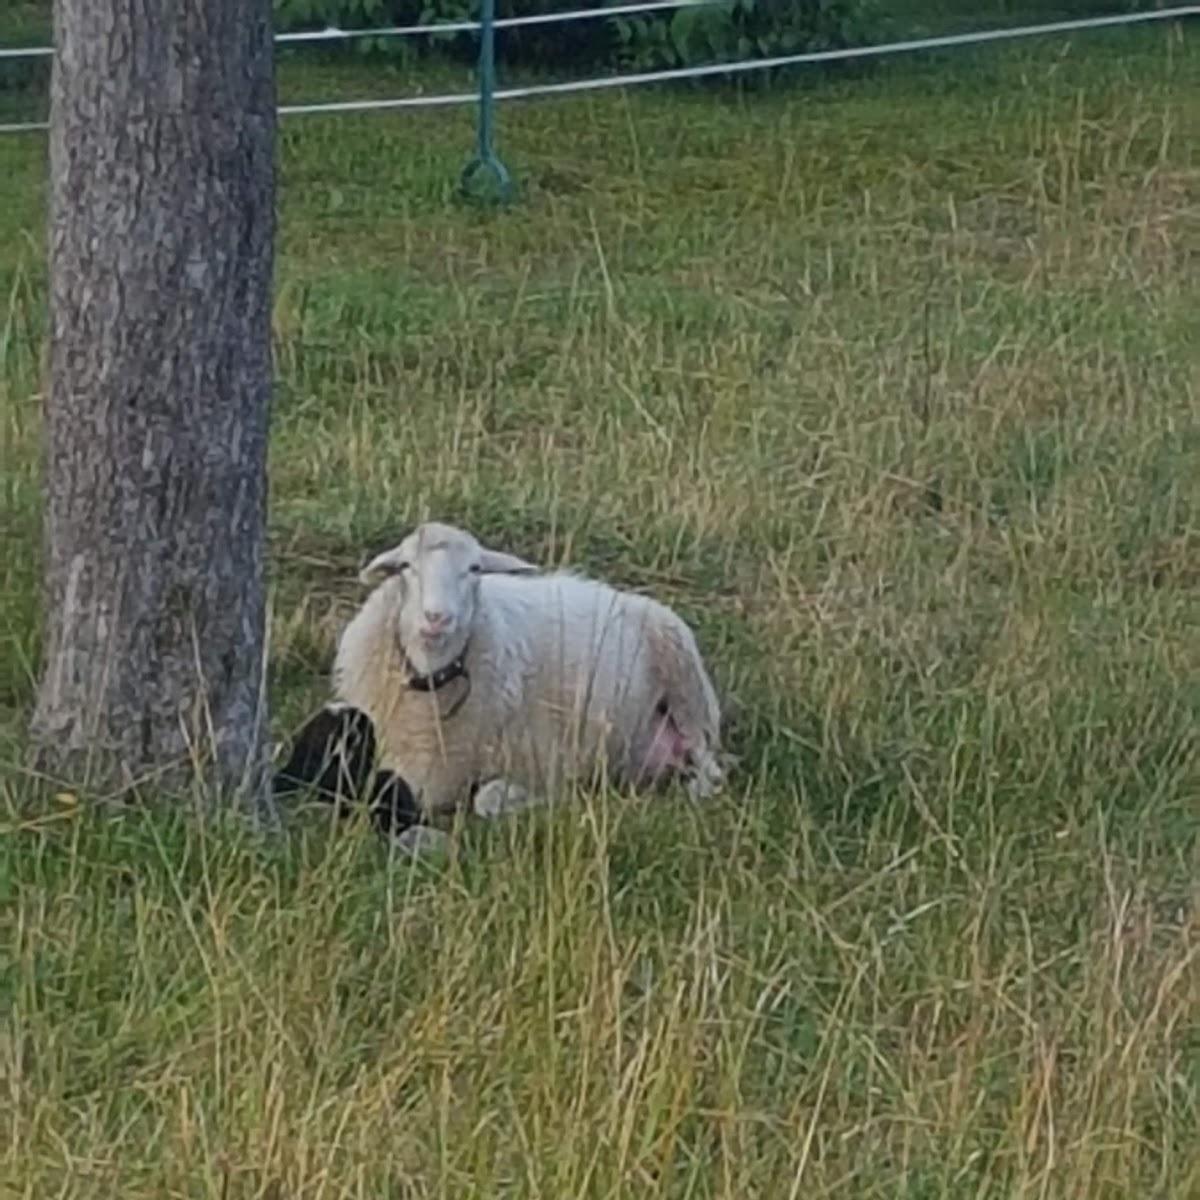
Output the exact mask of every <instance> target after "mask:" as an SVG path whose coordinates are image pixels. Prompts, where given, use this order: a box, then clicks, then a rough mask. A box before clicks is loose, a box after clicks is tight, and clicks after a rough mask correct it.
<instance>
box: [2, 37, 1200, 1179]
mask: <svg viewBox="0 0 1200 1200" xmlns="http://www.w3.org/2000/svg"><path fill="white" fill-rule="evenodd" d="M1198 64H1200V60H1197V58H1196V56H1195V52H1194V49H1193V48H1192V47H1191V45H1190V41H1188V40H1186V39H1184V38H1182V37H1180V36H1179V35H1178V34H1170V35H1169V34H1167V33H1166V32H1165V31H1162V30H1159V31H1155V32H1143V33H1141V34H1139V35H1136V36H1128V37H1122V38H1121V39H1120V40H1108V41H1104V42H1100V41H1087V42H1084V41H1078V42H1073V43H1070V44H1069V45H1068V46H1067V48H1065V49H1064V46H1063V45H1062V44H1061V43H1056V44H1055V45H1053V46H1050V45H1047V46H1026V47H1022V48H1019V49H1017V50H1008V51H1002V52H995V53H989V54H986V55H978V56H975V57H973V58H971V59H970V60H969V64H968V65H964V66H960V67H957V68H955V67H953V66H949V65H947V64H946V63H944V62H941V63H938V64H936V65H928V64H925V65H922V64H913V65H911V66H904V67H898V68H897V69H896V70H888V71H884V72H879V73H874V74H872V75H871V76H870V77H868V78H860V79H857V80H854V81H846V82H842V83H836V82H834V83H829V84H827V85H825V86H823V87H822V88H821V89H808V90H805V91H792V92H788V91H780V92H775V93H771V94H768V95H765V96H758V97H755V98H752V99H751V98H739V97H738V96H737V95H736V94H733V93H728V92H721V91H716V92H704V93H699V94H683V95H681V94H677V93H674V94H673V93H655V94H645V93H641V94H631V95H629V96H617V95H607V96H602V97H594V98H593V97H580V98H578V99H575V100H570V101H563V102H555V103H552V104H545V105H530V106H526V107H513V108H510V109H505V110H504V114H503V120H502V135H503V149H504V152H505V155H506V157H507V158H508V159H509V161H510V163H511V164H512V166H513V167H514V168H515V169H516V171H517V172H518V174H519V177H520V179H521V180H522V182H523V185H524V195H523V199H522V203H521V204H520V205H519V206H518V207H516V208H515V209H513V210H512V211H510V212H508V213H505V214H501V215H496V216H490V217H489V216H485V215H482V214H480V213H478V212H475V211H474V210H472V209H469V208H464V207H462V206H460V205H458V204H457V203H455V202H454V200H453V198H452V196H451V195H450V191H449V189H450V188H451V187H452V185H453V181H454V179H455V176H456V172H457V169H458V167H459V166H460V165H461V161H462V156H463V153H464V151H465V148H466V147H467V146H468V145H469V136H470V129H469V117H468V116H467V115H466V114H460V113H429V114H419V115H412V114H408V115H404V116H398V117H375V118H370V117H362V118H340V119H324V118H322V119H311V120H306V121H299V120H298V121H296V122H293V123H288V124H285V125H284V126H283V129H282V135H281V159H280V161H281V195H282V214H281V215H282V227H281V236H280V247H279V277H278V297H277V305H276V317H275V339H276V358H277V366H278V376H279V379H278V389H277V405H276V411H275V417H274V441H273V447H272V467H271V469H272V487H273V507H272V518H271V520H272V526H271V535H272V545H273V553H272V558H271V572H272V584H273V595H274V599H273V613H272V624H273V629H272V646H273V654H274V658H273V663H272V681H273V702H274V706H275V714H276V720H277V723H278V727H279V729H280V731H281V732H283V731H286V729H287V728H289V726H290V725H291V724H292V723H293V722H294V721H295V720H296V719H298V718H299V716H300V715H301V714H303V713H304V712H305V711H307V710H308V709H309V708H310V707H311V706H312V705H313V704H315V703H317V702H319V701H320V700H321V699H322V698H323V697H324V696H325V694H326V692H327V688H328V682H327V674H326V673H327V670H328V666H329V662H330V659H331V655H332V649H333V645H334V640H335V638H336V635H337V632H338V629H339V628H340V624H341V622H342V621H343V620H344V618H345V616H346V614H347V613H348V612H349V611H350V609H351V607H352V606H353V604H354V603H356V602H357V600H358V598H359V592H358V589H357V587H356V585H355V583H354V575H355V570H356V568H357V566H358V565H359V564H360V563H361V562H362V561H363V559H364V558H365V556H366V555H367V554H369V553H371V552H374V551H376V550H378V549H379V548H381V547H382V546H384V545H386V544H390V543H391V542H393V541H396V540H399V537H400V536H401V534H402V533H403V531H404V530H405V529H406V528H407V527H408V526H409V525H411V524H412V523H413V522H414V521H416V520H418V519H419V518H421V517H423V516H428V515H437V516H440V517H443V518H446V519H449V520H452V521H455V522H458V523H462V524H466V525H468V526H470V527H472V528H474V529H476V530H477V531H478V532H479V533H480V534H481V535H482V536H484V537H486V538H487V539H490V540H493V541H495V542H496V543H498V544H501V545H504V546H506V547H508V548H510V549H512V550H514V551H516V552H518V553H521V554H523V555H526V556H532V557H534V558H537V559H539V560H541V561H545V562H558V561H566V562H570V563H571V564H572V565H575V566H578V567H581V568H583V569H585V570H588V571H592V572H596V573H599V574H603V575H604V576H605V577H607V578H610V579H613V580H616V581H617V582H620V583H623V584H628V585H633V586H641V587H647V588H652V589H653V590H654V591H655V592H656V593H657V594H659V595H662V596H664V597H665V598H667V599H668V600H670V601H671V602H672V603H674V604H676V605H677V606H678V607H679V608H680V610H681V611H682V612H684V613H685V614H686V615H687V616H688V617H689V619H691V620H692V621H693V622H694V623H695V625H696V627H697V629H698V632H699V635H700V639H701V643H702V646H703V648H704V650H705V653H706V657H707V658H708V659H709V660H710V661H711V663H712V664H713V667H714V673H715V675H716V676H717V679H718V681H719V684H720V686H721V688H722V690H723V692H724V694H725V695H726V696H728V697H729V698H730V701H731V703H732V704H733V705H734V706H735V707H736V710H737V720H736V724H735V729H734V732H733V743H734V749H735V750H736V751H737V752H738V753H739V755H740V760H741V761H740V769H739V772H738V774H737V775H736V777H735V779H734V781H733V786H732V789H731V792H730V794H729V795H728V796H727V797H726V798H724V799H722V800H721V801H718V802H715V803H712V804H710V805H707V806H705V807H702V808H696V807H694V806H690V805H688V804H687V803H686V802H685V801H684V800H683V799H682V797H667V798H660V799H658V800H654V801H638V800H634V799H631V798H629V797H624V796H617V795H612V796H599V797H595V796H593V797H580V798H578V799H577V800H576V801H574V802H572V803H568V804H564V805H563V806H561V807H560V808H558V809H556V810H555V811H552V812H548V813H540V814H524V815H521V816H520V817H514V818H512V819H511V820H509V821H506V822H503V823H501V824H500V825H498V826H496V827H494V828H485V829H479V828H472V827H469V826H468V827H464V829H463V830H462V834H461V838H460V840H459V841H458V843H457V848H456V852H455V854H454V855H453V857H452V858H451V860H450V862H449V863H448V864H446V865H445V866H444V867H439V868H420V869H414V868H410V867H408V866H403V865H400V864H397V863H394V862H389V860H388V859H387V857H386V854H385V852H384V851H383V850H382V849H381V848H380V847H379V846H377V845H376V844H375V843H374V842H373V841H372V839H371V837H370V835H369V833H368V832H367V831H365V830H363V829H361V828H357V827H355V828H353V829H350V830H349V831H347V830H344V829H343V830H338V831H337V832H336V833H333V832H331V831H330V830H329V829H328V828H327V826H326V824H325V822H324V821H323V820H322V819H320V818H318V817H312V816H308V817H306V816H304V815H303V814H298V815H297V816H296V817H295V819H294V820H292V821H290V822H289V827H288V830H287V832H286V833H285V835H284V836H282V837H279V838H276V839H273V840H270V841H263V840H255V839H254V838H253V837H251V836H250V835H248V834H247V833H245V832H244V831H241V830H238V829H235V828H229V829H227V828H224V827H223V826H222V825H220V824H219V823H217V824H213V823H210V822H201V821H198V820H196V819H194V818H193V816H192V815H191V813H190V811H189V810H188V809H187V807H186V806H183V805H173V804H171V803H170V802H169V801H168V800H166V799H165V800H164V803H163V804H162V805H160V806H151V807H149V808H147V809H146V810H145V811H140V812H137V813H125V814H120V815H114V814H112V813H109V812H107V811H105V810H102V809H100V808H98V807H96V806H92V805H90V804H89V803H88V802H87V798H86V797H84V798H80V797H75V796H60V797H57V798H56V797H54V796H53V795H48V794H46V791H45V789H44V788H42V787H40V786H39V785H38V784H37V782H36V781H32V780H29V779H28V778H26V777H25V776H24V775H23V773H22V771H21V769H20V765H19V764H20V752H21V729H22V723H23V719H24V717H25V715H26V714H27V712H28V707H29V704H30V701H31V697H32V688H33V683H32V680H33V674H34V669H35V664H36V658H37V638H38V603H37V588H36V580H37V572H38V565H37V563H38V532H37V512H38V507H37V487H38V478H39V470H40V468H39V463H38V457H37V413H38V400H37V390H38V387H39V380H40V375H39V370H38V362H39V357H40V354H41V349H42V338H43V329H44V318H43V315H42V313H43V307H44V299H45V283H44V274H43V267H42V251H41V248H40V247H41V237H42V232H41V222H42V219H43V196H44V189H43V184H42V172H43V169H44V161H43V150H42V148H41V146H40V144H38V143H35V142H31V141H23V142H17V141H13V140H11V139H10V140H7V141H5V140H0V171H3V175H4V178H5V180H6V203H5V204H4V205H3V206H0V229H2V230H3V233H4V235H5V236H4V240H3V246H4V249H3V251H2V252H0V285H2V289H3V290H2V295H3V297H4V301H3V303H4V307H3V309H2V312H3V319H2V320H0V405H2V407H0V421H2V427H3V429H4V433H5V456H4V460H5V471H4V476H3V489H4V491H3V495H4V499H5V506H4V521H5V528H6V537H5V551H6V552H5V554H4V555H3V556H2V558H0V579H2V580H3V602H2V604H0V637H2V638H3V650H2V652H0V664H2V665H0V671H2V674H0V730H2V734H3V738H4V742H3V747H2V752H3V755H4V760H5V763H6V764H7V765H6V774H5V777H4V780H3V784H2V786H3V793H2V804H3V807H2V808H0V812H2V813H3V816H0V821H2V822H3V829H4V834H5V836H4V838H3V840H2V841H0V894H2V897H3V899H2V902H0V930H2V931H3V935H4V945H5V946H7V947H9V948H10V951H11V953H10V954H9V955H8V956H7V961H6V962H5V963H4V965H3V967H2V974H0V1000H2V1008H0V1011H5V1012H6V1013H7V1014H9V1015H8V1018H7V1021H6V1023H5V1024H4V1025H3V1026H0V1097H2V1098H3V1099H2V1100H0V1113H2V1114H3V1117H2V1120H3V1126H4V1136H3V1137H0V1163H2V1164H3V1171H4V1173H5V1175H6V1176H7V1182H8V1183H9V1186H10V1187H11V1189H12V1191H13V1194H14V1195H17V1196H25V1197H37V1198H39V1200H40V1198H41V1197H46V1196H76V1195H78V1196H96V1195H112V1196H121V1197H123V1198H125V1197H129V1198H134V1197H151V1196H153V1197H160V1196H189V1197H190V1196H195V1197H213V1198H217V1197H221V1198H227V1197H260V1198H267V1197H271V1198H274V1200H284V1198H288V1200H291V1198H294V1197H312V1198H316V1197H351V1196H354V1197H360V1196H361V1197H373V1198H374V1197H383V1196H391V1197H406V1196H413V1197H431V1196H438V1197H455V1198H456V1200H457V1198H459V1197H497V1196H511V1197H554V1198H556V1200H557V1198H560V1197H576V1196H579V1197H584V1196H587V1197H592V1196H595V1197H618V1196H620V1197H625V1196H629V1197H635V1196H636V1197H647V1198H650V1197H738V1198H739V1200H740V1198H744V1197H764V1198H772V1200H773V1198H775V1197H781V1198H789V1197H801V1196H802V1197H813V1196H825V1195H837V1196H853V1197H856V1198H858V1197H868V1198H869V1197H880V1198H883V1197H887V1198H888V1200H893V1198H896V1197H905V1198H909V1200H918V1198H921V1200H924V1198H926V1197H947V1198H954V1200H957V1198H959V1197H1001V1196H1004V1197H1016V1196H1021V1197H1089V1198H1090V1197H1112V1198H1117V1197H1120V1198H1126V1197H1138V1198H1142V1197H1145V1198H1151V1197H1153V1198H1156V1200H1157V1198H1159V1197H1161V1198H1164V1200H1165V1198H1170V1200H1185V1198H1188V1197H1192V1196H1195V1195H1197V1194H1200V1153H1198V1152H1197V1140H1196V1130H1197V1128H1198V1124H1200V1111H1198V1108H1200V1034H1198V1032H1197V1031H1198V1030H1200V967H1198V964H1197V953H1198V950H1197V947H1198V946H1200V940H1198V933H1200V921H1198V918H1197V907H1196V900H1197V893H1196V880H1197V878H1200V875H1198V871H1197V868H1198V866H1200V863H1198V861H1197V846H1196V832H1197V826H1198V824H1200V775H1198V773H1197V753H1196V749H1197V747H1196V730H1197V717H1198V715H1200V688H1198V686H1197V682H1196V681H1197V679H1200V670H1198V668H1200V572H1198V570H1197V563H1198V561H1200V559H1198V554H1200V541H1198V539H1200V533H1198V529H1200V525H1198V522H1197V515H1198V511H1200V510H1198V507H1197V506H1198V503H1200V473H1198V472H1197V470H1196V453H1197V449H1198V447H1200V432H1198V430H1200V426H1198V422H1197V391H1196V383H1197V374H1196V368H1197V342H1196V338H1195V331H1196V316H1195V314H1196V312H1197V311H1198V309H1197V300H1198V299H1200V295H1198V288H1197V283H1196V272H1195V264H1196V255H1197V251H1198V249H1200V221H1198V220H1197V213H1198V212H1200V208H1198V202H1200V173H1198V170H1197V161H1196V154H1195V150H1194V145H1195V137H1194V129H1195V118H1196V116H1197V112H1198V108H1200V102H1198V100H1197V96H1198V95H1200V92H1198V91H1197V86H1196V85H1197V83H1198V82H1200V65H1198ZM293 70H294V71H295V73H294V74H293V73H292V72H293ZM284 86H285V90H288V89H292V90H293V91H294V92H296V93H298V92H299V91H300V90H303V91H304V92H305V93H306V94H309V95H312V94H328V93H329V92H330V90H331V89H333V90H339V89H340V90H343V91H360V92H361V91H366V90H370V89H371V88H379V89H382V88H387V89H389V90H394V89H395V88H396V87H397V84H396V83H395V82H394V81H393V82H388V81H379V80H374V81H372V80H368V79H364V78H363V77H362V76H361V75H354V74H352V73H350V72H348V71H347V70H346V69H345V68H339V67H334V66H328V65H326V66H323V67H313V68H310V69H306V70H303V71H301V70H300V69H299V68H295V69H293V68H290V67H289V68H286V69H285V75H284Z"/></svg>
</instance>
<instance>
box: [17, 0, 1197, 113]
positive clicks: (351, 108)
mask: <svg viewBox="0 0 1200 1200" xmlns="http://www.w3.org/2000/svg"><path fill="white" fill-rule="evenodd" d="M684 2H685V3H687V2H691V3H695V2H696V0H684ZM677 7H680V5H679V4H677V3H675V2H674V0H671V2H666V3H664V2H663V0H651V2H649V3H646V4H628V5H623V6H617V7H614V8H605V9H581V10H579V11H578V12H577V13H575V14H570V13H557V14H545V15H544V16H543V15H541V14H539V16H538V18H537V19H538V20H539V21H540V20H542V19H559V20H566V19H571V18H572V17H574V19H582V18H583V17H591V16H611V15H613V14H615V13H617V12H618V9H620V11H624V12H635V11H636V12H649V11H653V10H654V9H657V8H677ZM1197 16H1200V5H1198V4H1189V5H1183V6H1181V7H1178V8H1159V9H1154V10H1152V11H1150V12H1139V13H1120V14H1116V15H1114V16H1108V17H1083V18H1080V19H1078V20H1073V21H1050V22H1047V23H1045V24H1042V25H1017V26H1013V27H1010V28H1008V29H987V30H980V31H977V32H975V33H956V34H947V35H944V36H941V37H925V38H910V39H908V40H906V41H900V42H885V43H882V44H880V45H876V46H848V47H846V48H845V49H841V50H818V51H813V52H811V53H807V54H781V55H776V56H774V57H771V58H755V59H742V60H739V61H736V62H726V63H709V64H706V65H704V66H699V67H676V68H671V69H668V70H662V71H639V72H636V73H632V74H625V75H609V76H604V77H601V78H596V79H573V80H568V81H566V82H564V83H540V84H530V85H529V86H527V87H510V88H498V89H497V90H496V92H495V98H496V99H497V100H525V99H530V98H532V97H536V96H561V95H567V94H570V93H573V92H590V91H596V90H599V89H602V88H622V87H633V86H637V85H639V84H644V83H665V82H668V81H672V80H677V79H700V78H704V77H711V76H713V75H733V74H743V73H745V72H747V71H764V70H770V69H771V68H777V67H790V66H800V65H808V64H815V63H825V62H844V61H846V60H847V59H854V58H882V57H885V56H887V55H893V54H912V53H915V52H917V51H920V50H944V49H950V48H953V47H956V46H977V45H981V44H984V43H987V42H1005V41H1015V40H1016V39H1018V38H1028V37H1037V36H1045V35H1047V34H1055V33H1076V32H1081V31H1085V30H1090V29H1105V28H1112V27H1114V26H1118V25H1136V24H1144V23H1146V22H1149V21H1169V20H1182V19H1183V18H1186V17H1197ZM506 20H507V22H508V23H509V24H515V23H516V22H518V21H523V22H526V23H531V21H530V18H524V17H510V18H506V19H503V20H497V21H496V25H497V26H502V25H504V24H505V21H506ZM456 28H457V27H456V26H450V25H423V26H408V27H404V26H396V27H394V28H393V29H392V30H376V31H371V30H335V31H325V32H326V33H327V34H328V35H329V36H335V35H338V36H347V37H362V36H368V35H370V34H372V33H375V34H382V33H385V32H397V33H399V32H405V31H407V32H414V33H416V32H420V33H428V32H445V31H447V30H451V31H453V30H455V29H456ZM462 28H463V31H468V30H471V29H478V28H479V26H478V24H477V23H467V22H463V25H462ZM286 38H291V39H292V40H300V39H301V38H304V39H306V40H319V39H318V35H316V34H314V35H292V34H281V35H280V37H279V40H283V39H286ZM12 53H13V52H9V51H0V55H8V56H12ZM17 53H24V54H31V53H36V54H50V53H53V51H51V50H49V49H45V48H39V49H37V50H34V51H18V52H17ZM478 99H479V96H478V93H476V92H446V93H441V94H436V95H430V96H403V97H400V98H398V99H394V100H340V101H331V102H322V103H315V104H283V105H280V107H279V110H278V111H279V112H280V114H281V115H283V116H296V115H301V114H310V113H343V112H379V111H383V110H389V109H400V108H436V107H445V106H447V105H454V104H474V103H476V102H477V101H478ZM46 128H48V125H47V123H46V122H44V121H30V122H23V123H19V124H13V125H0V133H26V132H31V131H34V130H40V129H46Z"/></svg>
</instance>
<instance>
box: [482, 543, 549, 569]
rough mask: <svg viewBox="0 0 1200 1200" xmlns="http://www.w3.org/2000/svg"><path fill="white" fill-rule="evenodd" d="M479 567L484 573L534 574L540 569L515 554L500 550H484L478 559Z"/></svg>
mask: <svg viewBox="0 0 1200 1200" xmlns="http://www.w3.org/2000/svg"><path fill="white" fill-rule="evenodd" d="M479 569H480V570H481V571H482V572H483V573H484V574H485V575H535V574H536V573H537V572H538V571H540V570H541V568H540V567H535V566H534V565H533V563H527V562H526V561H525V560H524V559H523V558H518V557H517V556H516V555H515V554H505V553H504V551H502V550H486V549H485V550H484V551H483V554H482V556H481V557H480V560H479Z"/></svg>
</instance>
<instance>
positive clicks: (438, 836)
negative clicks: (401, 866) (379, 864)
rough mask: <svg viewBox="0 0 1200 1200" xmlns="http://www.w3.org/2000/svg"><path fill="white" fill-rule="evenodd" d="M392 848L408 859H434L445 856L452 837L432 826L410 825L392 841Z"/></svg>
mask: <svg viewBox="0 0 1200 1200" xmlns="http://www.w3.org/2000/svg"><path fill="white" fill-rule="evenodd" d="M391 844H392V848H393V849H394V850H395V851H396V852H397V853H398V854H401V855H403V856H404V857H406V858H432V857H434V856H436V855H439V854H444V853H445V852H446V849H447V847H448V846H449V844H450V835H449V834H447V833H445V832H443V831H442V830H440V829H435V828H434V827H433V826H432V825H410V826H409V827H408V828H407V829H405V830H404V832H403V833H399V834H397V835H396V836H395V837H393V838H392V839H391Z"/></svg>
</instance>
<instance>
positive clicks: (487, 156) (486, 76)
mask: <svg viewBox="0 0 1200 1200" xmlns="http://www.w3.org/2000/svg"><path fill="white" fill-rule="evenodd" d="M495 21H496V0H481V5H480V14H479V128H478V137H477V139H476V144H475V154H474V155H473V157H472V158H471V160H470V162H468V163H467V165H466V166H465V167H464V168H463V173H462V180H461V183H462V190H463V192H464V193H465V194H466V195H468V196H470V195H474V196H477V197H478V198H480V199H488V198H491V199H496V200H499V201H500V202H501V203H507V202H508V201H509V200H511V199H512V196H513V191H514V188H513V181H512V176H510V175H509V173H508V169H507V168H506V167H505V165H504V164H503V163H502V162H501V161H500V159H499V158H497V157H496V152H495V149H494V148H493V145H492V130H493V128H494V124H495V112H496V100H495V94H494V93H495V90H496V26H495ZM484 178H488V179H490V180H491V189H490V191H491V193H492V194H491V196H490V197H489V196H488V194H487V193H486V192H482V191H481V190H480V187H479V184H480V181H481V179H484Z"/></svg>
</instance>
